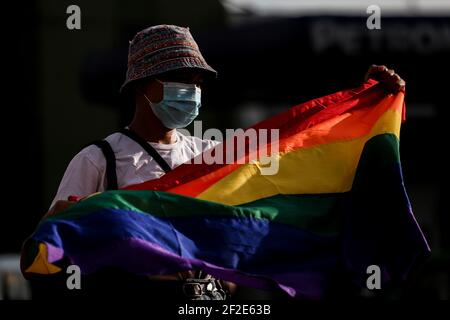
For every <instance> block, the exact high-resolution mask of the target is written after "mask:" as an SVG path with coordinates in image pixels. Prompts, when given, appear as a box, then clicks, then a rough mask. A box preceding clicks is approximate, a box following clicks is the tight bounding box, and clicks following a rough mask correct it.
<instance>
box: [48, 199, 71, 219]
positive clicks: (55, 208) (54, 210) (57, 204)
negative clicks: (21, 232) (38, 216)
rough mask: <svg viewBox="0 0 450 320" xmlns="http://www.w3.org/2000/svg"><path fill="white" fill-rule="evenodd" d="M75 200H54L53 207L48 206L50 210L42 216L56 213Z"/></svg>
mask: <svg viewBox="0 0 450 320" xmlns="http://www.w3.org/2000/svg"><path fill="white" fill-rule="evenodd" d="M75 202H76V201H67V200H58V201H56V202H55V204H54V205H53V207H51V208H50V210H49V211H48V212H47V213H46V214H45V216H44V217H48V216H52V215H55V214H57V213H58V212H61V211H63V210H65V209H67V208H68V207H70V206H71V205H73V204H74V203H75Z"/></svg>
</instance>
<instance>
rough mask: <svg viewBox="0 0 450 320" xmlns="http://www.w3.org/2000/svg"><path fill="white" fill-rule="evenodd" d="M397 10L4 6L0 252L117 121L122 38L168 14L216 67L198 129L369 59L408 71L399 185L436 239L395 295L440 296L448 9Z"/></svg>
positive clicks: (122, 114) (241, 121) (238, 121)
mask: <svg viewBox="0 0 450 320" xmlns="http://www.w3.org/2000/svg"><path fill="white" fill-rule="evenodd" d="M336 2H338V1H336ZM71 4H77V5H78V6H80V8H81V27H82V28H81V30H68V29H67V28H66V19H67V17H68V16H69V15H68V14H66V8H67V7H68V6H69V5H71ZM382 9H383V7H382ZM447 10H448V9H447ZM406 13H407V12H398V11H397V12H395V13H390V14H388V15H386V16H384V15H383V11H382V20H381V21H382V25H381V27H382V28H381V30H368V29H367V28H366V19H367V16H368V15H367V14H366V12H365V10H361V11H357V10H356V11H351V12H350V11H349V12H348V13H347V12H345V11H344V12H342V11H339V12H338V13H336V14H334V13H333V12H327V13H326V14H325V13H324V12H323V11H318V12H316V13H303V12H295V13H294V12H293V13H291V14H289V15H281V14H278V13H275V12H274V13H273V14H270V13H269V14H267V13H266V14H258V12H255V11H252V10H251V8H246V7H240V8H239V7H235V8H232V10H230V7H229V6H224V4H222V3H221V2H219V1H214V0H191V1H182V0H180V1H164V0H158V1H143V0H142V1H130V0H128V1H123V0H114V1H95V2H94V1H76V2H73V1H64V0H63V1H57V0H46V1H43V0H42V1H29V2H28V3H24V4H16V5H14V6H13V8H11V9H8V10H5V11H4V12H3V14H4V15H5V16H7V17H8V16H9V18H10V20H8V24H7V25H6V26H5V27H4V28H3V30H2V31H3V32H2V33H3V34H4V35H5V36H4V37H3V42H4V44H3V45H2V48H4V50H3V51H4V52H5V53H7V57H6V58H4V60H3V68H2V69H3V72H2V73H3V83H4V85H3V90H2V91H3V92H4V96H3V99H2V105H3V106H2V111H3V114H2V119H3V126H2V136H3V138H4V147H3V152H2V157H1V161H2V167H3V168H4V170H3V182H4V184H5V188H4V190H5V191H4V192H3V197H4V199H3V203H4V208H3V210H2V211H3V212H2V219H1V220H0V221H1V222H0V259H1V254H2V253H13V254H17V253H18V252H20V247H21V244H22V242H23V240H24V239H25V238H26V237H27V236H28V235H30V234H31V232H32V231H33V229H34V227H35V226H36V224H37V223H38V221H39V219H40V217H41V216H42V214H43V213H44V212H46V211H47V209H48V206H49V205H50V202H51V200H52V198H53V196H54V194H55V192H56V189H57V187H58V184H59V181H60V179H61V177H62V174H63V173H64V170H65V168H66V166H67V164H68V162H69V161H70V159H71V158H72V157H73V156H74V155H75V154H76V153H77V152H78V151H79V149H80V148H81V147H82V146H83V145H85V144H86V143H88V142H90V141H92V140H95V139H99V138H102V137H105V136H106V135H108V134H109V133H111V132H113V131H115V130H116V129H118V128H120V127H121V126H123V125H125V124H126V123H127V121H128V119H129V116H130V113H131V112H132V108H131V107H130V105H129V104H128V103H127V101H125V100H124V99H123V98H122V97H121V96H120V95H119V93H118V89H119V87H120V85H121V84H122V82H123V80H124V78H125V71H126V59H127V50H128V41H129V40H131V39H132V37H133V35H134V34H135V33H136V32H137V31H140V30H142V29H144V28H146V27H148V26H150V25H154V24H160V23H167V24H178V25H181V26H189V27H190V28H191V31H192V33H193V35H194V37H195V39H196V40H197V42H198V44H199V46H200V48H201V50H202V53H203V55H204V56H205V58H206V60H207V61H208V62H209V64H210V65H212V66H213V67H214V68H215V69H216V70H218V72H219V78H218V80H217V81H216V82H214V83H211V84H209V85H208V86H207V88H205V89H204V90H203V107H202V114H201V117H200V119H201V120H204V121H205V124H207V125H208V127H216V128H220V129H225V128H238V127H247V126H249V125H251V124H253V123H255V122H257V121H259V120H261V119H264V118H266V117H268V116H269V115H271V114H274V113H277V112H280V111H282V110H285V109H286V108H288V107H290V106H293V105H295V104H298V103H300V102H304V101H307V100H309V99H311V98H315V97H319V96H322V95H325V94H329V93H332V92H334V91H339V90H343V89H346V88H351V87H355V86H358V85H359V84H360V83H361V82H362V80H363V76H364V74H365V72H366V70H367V69H368V67H369V66H370V65H371V64H385V65H387V66H389V67H390V68H393V69H395V71H396V72H397V73H398V74H400V75H401V76H402V77H403V78H404V79H405V80H406V82H407V93H406V103H407V122H406V123H405V124H404V126H403V128H402V136H401V152H402V164H403V169H404V175H405V182H406V187H407V190H408V192H409V195H410V198H411V201H412V204H413V208H414V211H415V214H416V216H417V219H418V221H419V223H420V225H421V226H422V228H423V230H424V232H425V234H426V237H427V239H428V240H429V242H430V244H431V247H432V250H433V254H432V257H431V259H430V260H429V262H428V263H427V264H426V265H425V266H424V268H423V269H422V270H421V272H420V274H419V275H418V276H417V278H416V279H415V281H414V283H413V285H412V287H411V290H410V291H409V293H408V295H407V296H406V298H420V299H449V297H450V286H449V282H450V275H449V270H450V264H449V260H450V259H449V256H450V236H449V234H448V231H449V227H450V218H449V212H450V210H449V208H448V202H447V201H445V199H446V197H447V196H448V193H447V192H446V190H447V188H446V185H445V184H446V182H447V181H448V155H447V152H446V151H447V150H446V149H447V146H448V145H449V143H448V140H447V136H448V135H447V130H448V129H447V127H446V124H447V123H448V120H447V117H448V113H449V112H448V109H449V102H448V92H449V90H450V89H449V88H448V85H449V81H448V80H447V77H448V74H449V57H450V55H449V53H450V19H449V18H450V12H449V11H446V13H445V12H441V13H440V14H436V13H433V14H430V13H426V14H425V13H423V12H421V11H420V10H416V11H414V13H412V14H411V13H410V14H406ZM438 13H439V12H438ZM386 223H389V221H386Z"/></svg>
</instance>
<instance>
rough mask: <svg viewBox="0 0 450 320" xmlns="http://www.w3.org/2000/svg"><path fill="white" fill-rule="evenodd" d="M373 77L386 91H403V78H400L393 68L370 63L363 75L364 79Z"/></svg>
mask: <svg viewBox="0 0 450 320" xmlns="http://www.w3.org/2000/svg"><path fill="white" fill-rule="evenodd" d="M369 79H374V80H377V81H378V82H380V83H381V84H382V85H383V86H384V87H385V88H386V90H387V91H389V92H392V93H397V92H399V91H402V92H405V85H406V83H405V80H403V79H402V78H400V76H399V75H398V74H396V73H395V71H394V70H393V69H388V68H387V67H386V66H377V65H375V64H373V65H371V66H370V68H369V70H368V71H367V73H366V76H365V77H364V80H365V81H367V80H369Z"/></svg>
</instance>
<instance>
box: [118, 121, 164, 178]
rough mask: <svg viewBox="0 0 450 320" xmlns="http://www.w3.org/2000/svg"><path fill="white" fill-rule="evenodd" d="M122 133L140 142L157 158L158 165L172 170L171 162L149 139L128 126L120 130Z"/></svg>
mask: <svg viewBox="0 0 450 320" xmlns="http://www.w3.org/2000/svg"><path fill="white" fill-rule="evenodd" d="M120 133H122V134H124V135H126V136H127V137H128V138H130V139H131V140H134V141H135V142H136V143H138V144H139V145H140V146H141V147H142V148H143V149H144V150H145V151H147V153H148V154H149V155H150V156H151V157H152V158H153V159H155V161H156V163H158V165H159V166H160V167H161V168H162V169H163V170H164V172H166V173H167V172H169V171H170V170H172V169H171V168H170V166H169V164H168V163H167V162H166V161H165V160H164V159H163V158H162V157H161V155H160V154H159V153H158V151H156V150H155V148H153V147H152V146H151V145H150V144H149V143H148V142H147V141H145V139H143V138H141V137H140V136H138V135H137V134H136V133H135V132H133V131H131V130H130V129H127V128H124V129H122V130H120Z"/></svg>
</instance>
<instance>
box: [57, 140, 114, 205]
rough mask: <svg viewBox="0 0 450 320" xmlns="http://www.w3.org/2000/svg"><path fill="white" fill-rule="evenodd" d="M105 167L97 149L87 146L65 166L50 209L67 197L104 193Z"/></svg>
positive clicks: (104, 162) (104, 161)
mask: <svg viewBox="0 0 450 320" xmlns="http://www.w3.org/2000/svg"><path fill="white" fill-rule="evenodd" d="M105 166H106V160H105V159H104V157H103V156H102V154H101V150H100V149H99V148H97V147H95V146H89V147H87V148H85V149H83V150H82V151H81V152H80V153H78V154H77V155H76V156H75V157H74V158H73V159H72V160H71V161H70V163H69V165H68V166H67V169H66V171H65V173H64V176H63V178H62V180H61V183H60V184H59V187H58V191H57V193H56V196H55V198H54V199H53V201H52V204H51V206H50V208H51V207H52V206H53V205H54V204H55V202H56V201H58V200H67V199H68V197H69V196H78V197H85V196H88V195H90V194H92V193H95V192H100V191H104V189H105V187H104V184H105Z"/></svg>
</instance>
